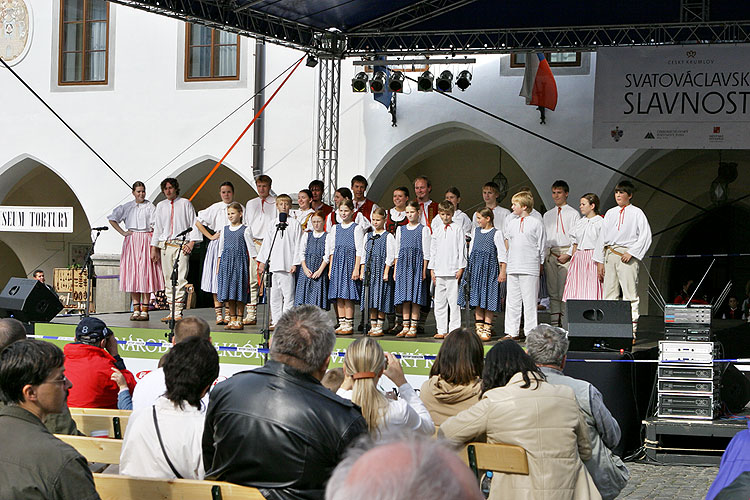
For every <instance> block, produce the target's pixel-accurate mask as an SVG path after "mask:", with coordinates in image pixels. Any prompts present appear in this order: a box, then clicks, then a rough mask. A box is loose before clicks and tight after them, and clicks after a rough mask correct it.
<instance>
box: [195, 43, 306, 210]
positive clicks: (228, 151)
mask: <svg viewBox="0 0 750 500" xmlns="http://www.w3.org/2000/svg"><path fill="white" fill-rule="evenodd" d="M304 59H305V56H302V57H300V59H299V61H297V64H296V65H295V66H294V69H292V71H291V72H290V73H289V74H288V75H287V76H286V78H284V81H283V82H281V85H279V88H277V89H276V91H275V92H274V93H273V94H272V95H271V97H270V98H269V99H268V100H267V101H266V102H265V103H264V104H263V106H262V107H261V108H260V109H259V110H258V112H257V113H255V116H254V117H253V120H252V121H251V122H250V123H249V124H248V126H247V127H245V130H243V131H242V133H241V134H240V136H239V137H238V138H237V140H236V141H234V144H232V146H231V147H230V148H229V149H228V150H227V152H226V153H224V156H222V157H221V160H219V161H218V162H216V165H214V168H212V169H211V171H210V172H209V173H208V175H207V176H206V178H205V179H203V182H201V183H200V186H198V188H197V189H196V190H195V192H194V193H193V194H192V195H191V196H190V201H193V198H195V195H197V194H198V193H199V192H200V190H201V189H203V186H205V185H206V183H207V182H208V179H210V178H211V176H213V175H214V173H216V170H218V168H219V166H220V165H221V164H222V163H223V162H224V160H225V159H226V158H227V156H229V153H231V152H232V150H233V149H234V147H235V146H236V145H237V143H238V142H240V139H242V137H243V136H244V135H245V132H247V131H248V130H250V127H252V126H253V123H255V120H257V119H258V117H259V116H260V114H261V113H263V110H265V109H266V106H268V103H270V102H271V101H272V100H273V98H274V97H276V94H278V93H279V90H281V87H283V86H284V84H285V83H286V81H287V80H289V77H290V76H292V74H293V73H294V72H295V71H296V70H297V68H298V67H299V65H300V63H302V61H303V60H304Z"/></svg>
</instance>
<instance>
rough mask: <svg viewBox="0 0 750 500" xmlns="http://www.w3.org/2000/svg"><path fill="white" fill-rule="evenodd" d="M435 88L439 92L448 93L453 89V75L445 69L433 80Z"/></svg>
mask: <svg viewBox="0 0 750 500" xmlns="http://www.w3.org/2000/svg"><path fill="white" fill-rule="evenodd" d="M435 88H436V89H438V90H439V91H441V92H450V91H451V89H452V88H453V73H451V72H450V71H448V70H447V69H446V70H445V71H443V72H442V73H440V76H439V77H437V80H435Z"/></svg>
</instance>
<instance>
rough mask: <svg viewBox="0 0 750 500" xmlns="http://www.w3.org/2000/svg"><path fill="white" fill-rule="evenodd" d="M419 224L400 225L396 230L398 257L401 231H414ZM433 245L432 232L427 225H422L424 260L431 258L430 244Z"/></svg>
mask: <svg viewBox="0 0 750 500" xmlns="http://www.w3.org/2000/svg"><path fill="white" fill-rule="evenodd" d="M418 227H419V226H410V225H409V224H407V225H405V226H400V227H399V228H398V230H397V231H396V258H398V252H399V250H400V249H401V232H402V231H414V230H415V229H417V228H418ZM431 245H432V232H431V231H430V228H429V227H427V226H422V253H423V254H424V260H430V246H431Z"/></svg>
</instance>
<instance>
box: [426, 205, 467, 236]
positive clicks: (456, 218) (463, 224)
mask: <svg viewBox="0 0 750 500" xmlns="http://www.w3.org/2000/svg"><path fill="white" fill-rule="evenodd" d="M453 222H455V223H456V224H458V226H459V227H460V228H461V230H462V231H463V232H464V235H465V236H471V233H472V231H474V224H472V223H471V219H469V216H468V215H466V213H464V212H463V211H462V210H461V209H460V208H457V209H456V211H455V212H453ZM442 223H443V221H442V219H441V218H440V215H436V216H435V217H434V218H433V219H432V223H431V226H430V227H432V230H433V231H434V230H435V228H436V227H438V226H440V224H442Z"/></svg>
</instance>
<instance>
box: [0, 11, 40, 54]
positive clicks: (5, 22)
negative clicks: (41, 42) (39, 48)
mask: <svg viewBox="0 0 750 500" xmlns="http://www.w3.org/2000/svg"><path fill="white" fill-rule="evenodd" d="M0 28H2V31H0V58H2V59H3V60H4V61H5V62H7V63H8V64H10V65H11V66H12V65H14V64H16V63H18V62H20V61H21V59H23V57H24V56H25V55H26V52H28V50H29V46H30V45H31V31H32V28H33V24H32V19H31V6H30V5H29V3H28V1H27V0H0Z"/></svg>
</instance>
